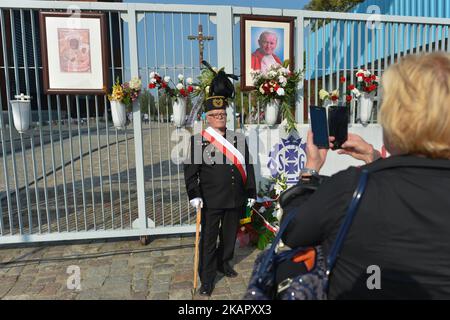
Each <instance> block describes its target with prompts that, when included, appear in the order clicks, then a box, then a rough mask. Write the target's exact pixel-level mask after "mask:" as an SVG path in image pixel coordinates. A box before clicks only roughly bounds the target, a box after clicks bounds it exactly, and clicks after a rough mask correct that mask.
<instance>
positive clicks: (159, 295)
mask: <svg viewBox="0 0 450 320" xmlns="http://www.w3.org/2000/svg"><path fill="white" fill-rule="evenodd" d="M147 297H148V299H150V300H169V292H156V293H151V294H150V295H149V296H147Z"/></svg>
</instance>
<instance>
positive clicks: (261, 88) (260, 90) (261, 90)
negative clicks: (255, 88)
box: [259, 86, 264, 94]
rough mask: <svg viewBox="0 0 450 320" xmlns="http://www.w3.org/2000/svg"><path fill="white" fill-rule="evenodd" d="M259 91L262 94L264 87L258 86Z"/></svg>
mask: <svg viewBox="0 0 450 320" xmlns="http://www.w3.org/2000/svg"><path fill="white" fill-rule="evenodd" d="M259 92H261V93H262V94H264V89H263V87H262V86H261V87H259Z"/></svg>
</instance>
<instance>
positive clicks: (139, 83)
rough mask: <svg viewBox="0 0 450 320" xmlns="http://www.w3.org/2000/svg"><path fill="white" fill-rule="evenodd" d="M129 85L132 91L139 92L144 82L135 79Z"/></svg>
mask: <svg viewBox="0 0 450 320" xmlns="http://www.w3.org/2000/svg"><path fill="white" fill-rule="evenodd" d="M129 85H130V88H131V89H135V90H139V89H140V88H141V86H142V81H141V79H139V78H137V77H134V78H133V79H131V80H130V82H129Z"/></svg>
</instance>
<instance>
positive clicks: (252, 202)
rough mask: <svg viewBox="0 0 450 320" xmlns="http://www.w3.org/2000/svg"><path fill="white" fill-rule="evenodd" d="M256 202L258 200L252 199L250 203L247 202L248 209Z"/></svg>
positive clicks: (249, 200)
mask: <svg viewBox="0 0 450 320" xmlns="http://www.w3.org/2000/svg"><path fill="white" fill-rule="evenodd" d="M255 202H256V200H255V199H252V198H249V199H248V202H247V207H250V208H251V207H253V205H254V204H255Z"/></svg>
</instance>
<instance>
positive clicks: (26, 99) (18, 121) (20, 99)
mask: <svg viewBox="0 0 450 320" xmlns="http://www.w3.org/2000/svg"><path fill="white" fill-rule="evenodd" d="M14 98H16V100H11V101H10V103H11V109H12V114H13V122H14V127H15V128H16V130H17V131H18V132H19V133H24V132H25V131H27V130H28V128H29V127H30V114H31V102H30V99H31V97H30V96H26V95H24V94H23V93H21V94H20V95H16V96H14Z"/></svg>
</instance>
